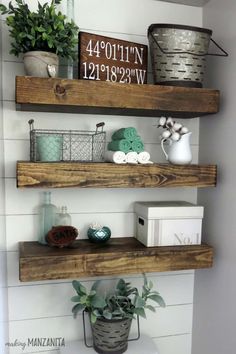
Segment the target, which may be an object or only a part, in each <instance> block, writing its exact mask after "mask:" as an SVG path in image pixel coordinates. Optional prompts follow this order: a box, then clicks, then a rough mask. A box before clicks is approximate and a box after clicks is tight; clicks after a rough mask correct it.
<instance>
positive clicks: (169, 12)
mask: <svg viewBox="0 0 236 354" xmlns="http://www.w3.org/2000/svg"><path fill="white" fill-rule="evenodd" d="M95 4H96V0H78V1H75V21H76V22H77V23H79V25H80V26H81V27H83V28H92V29H94V30H103V31H106V30H109V31H114V32H123V33H133V34H135V33H136V34H146V33H147V29H148V27H149V25H150V24H151V23H158V22H160V23H179V24H188V23H189V22H191V24H192V25H193V26H194V25H195V26H200V25H201V24H202V10H201V9H200V8H194V7H193V8H192V7H188V8H187V9H186V7H185V6H179V5H175V4H168V3H163V2H159V1H153V0H139V1H138V2H137V0H129V1H127V0H119V1H116V0H102V1H99V6H95ZM81 13H82V14H83V16H81V15H80V14H81ZM107 13H109V16H104V14H107ZM117 14H119V15H120V16H119V21H117ZM190 19H191V20H190Z"/></svg>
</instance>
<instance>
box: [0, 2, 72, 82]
mask: <svg viewBox="0 0 236 354" xmlns="http://www.w3.org/2000/svg"><path fill="white" fill-rule="evenodd" d="M15 2H16V6H14V5H13V4H12V2H10V3H9V4H8V7H6V6H5V5H3V4H0V12H1V13H2V14H3V15H4V14H8V15H9V16H7V18H6V23H7V25H8V26H9V27H10V30H9V32H10V37H11V38H12V39H13V41H12V42H11V50H10V54H14V55H15V56H17V57H18V56H19V54H21V53H23V54H24V56H23V60H24V64H25V71H26V74H27V75H30V76H41V77H42V76H46V77H48V76H57V74H58V65H59V61H58V56H60V57H64V58H72V59H75V58H76V44H77V41H78V39H77V38H78V27H77V26H76V24H75V23H74V22H73V21H67V17H66V16H65V15H63V14H62V13H61V12H60V11H57V9H56V7H57V5H59V4H60V3H61V0H52V1H51V3H50V4H48V3H45V4H44V5H41V4H40V3H39V2H38V9H37V11H36V12H34V11H30V9H29V7H28V5H27V4H26V3H25V1H24V0H15ZM32 62H33V63H32Z"/></svg>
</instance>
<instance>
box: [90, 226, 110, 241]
mask: <svg viewBox="0 0 236 354" xmlns="http://www.w3.org/2000/svg"><path fill="white" fill-rule="evenodd" d="M87 235H88V238H89V240H90V241H91V242H94V243H104V242H107V241H108V240H109V238H110V237H111V230H110V229H109V227H107V226H101V225H99V224H92V225H90V227H89V229H88V232H87Z"/></svg>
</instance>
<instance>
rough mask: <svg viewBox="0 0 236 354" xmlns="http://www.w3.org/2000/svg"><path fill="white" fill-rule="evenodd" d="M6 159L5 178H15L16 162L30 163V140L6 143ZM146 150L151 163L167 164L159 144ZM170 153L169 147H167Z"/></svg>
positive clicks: (195, 156)
mask: <svg viewBox="0 0 236 354" xmlns="http://www.w3.org/2000/svg"><path fill="white" fill-rule="evenodd" d="M5 147H6V149H5V157H6V160H7V161H8V163H7V165H6V167H5V177H7V178H15V176H16V161H29V158H30V157H29V154H30V142H29V140H6V141H5ZM144 147H145V150H146V151H148V152H149V153H150V156H151V158H150V159H151V161H153V162H157V163H166V159H165V156H164V153H163V152H162V150H161V145H160V144H159V143H151V144H149V143H144ZM166 150H167V151H168V147H166ZM191 151H192V156H193V160H192V163H193V164H197V162H198V145H192V146H191Z"/></svg>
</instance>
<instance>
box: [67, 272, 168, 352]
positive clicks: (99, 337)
mask: <svg viewBox="0 0 236 354" xmlns="http://www.w3.org/2000/svg"><path fill="white" fill-rule="evenodd" d="M72 285H73V287H74V289H75V291H76V293H77V295H76V296H73V297H72V299H71V300H72V301H73V302H76V305H74V306H73V308H72V312H73V314H74V317H76V315H77V314H78V312H80V311H83V319H84V313H88V315H89V317H90V323H91V329H92V336H93V347H94V349H95V350H96V351H97V352H98V353H101V354H109V353H113V354H121V353H124V352H125V351H126V350H127V347H128V336H129V332H130V327H131V322H132V320H133V319H135V318H136V316H137V318H138V316H141V317H144V318H146V309H148V310H151V311H153V312H155V311H156V308H155V307H154V306H152V305H150V304H149V301H150V300H152V301H154V302H155V303H157V304H158V305H159V306H161V307H164V306H165V302H164V300H163V298H162V297H161V295H160V294H159V292H157V291H155V290H153V283H152V282H151V281H148V280H147V278H146V276H145V275H144V284H143V286H142V289H141V291H139V290H138V289H137V288H136V287H132V286H131V284H130V283H127V282H125V280H124V279H119V280H118V281H117V283H116V286H115V288H113V289H112V290H108V291H107V290H106V291H104V289H103V290H102V287H101V285H102V282H101V281H100V280H98V281H96V282H95V283H94V284H93V285H92V287H91V289H90V290H87V289H86V288H85V287H84V285H82V284H81V282H79V281H77V280H74V281H73V282H72ZM84 328H85V326H84ZM85 344H86V345H87V342H86V335H85ZM87 346H88V345H87Z"/></svg>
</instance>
